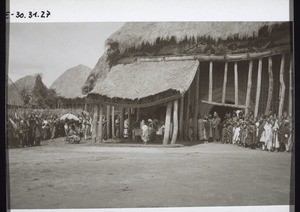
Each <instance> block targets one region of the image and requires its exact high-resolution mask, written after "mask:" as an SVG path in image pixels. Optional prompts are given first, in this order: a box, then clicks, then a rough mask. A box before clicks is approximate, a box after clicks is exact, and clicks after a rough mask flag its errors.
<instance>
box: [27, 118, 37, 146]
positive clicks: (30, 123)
mask: <svg viewBox="0 0 300 212" xmlns="http://www.w3.org/2000/svg"><path fill="white" fill-rule="evenodd" d="M27 125H28V146H34V135H35V133H34V131H35V121H34V120H33V117H32V116H31V115H29V116H28V120H27Z"/></svg>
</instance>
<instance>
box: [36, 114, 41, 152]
mask: <svg viewBox="0 0 300 212" xmlns="http://www.w3.org/2000/svg"><path fill="white" fill-rule="evenodd" d="M41 140H42V123H41V121H40V120H39V119H38V118H36V127H35V146H41Z"/></svg>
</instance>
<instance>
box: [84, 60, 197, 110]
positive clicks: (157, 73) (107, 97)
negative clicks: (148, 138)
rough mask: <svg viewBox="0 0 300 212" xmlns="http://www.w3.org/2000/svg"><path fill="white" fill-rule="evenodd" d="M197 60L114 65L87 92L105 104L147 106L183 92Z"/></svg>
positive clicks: (190, 79)
mask: <svg viewBox="0 0 300 212" xmlns="http://www.w3.org/2000/svg"><path fill="white" fill-rule="evenodd" d="M198 65H199V62H198V61H197V60H190V61H160V62H136V63H131V64H127V65H123V64H120V65H116V66H114V67H113V68H112V69H111V71H110V72H109V73H108V75H107V77H106V78H105V79H104V80H103V81H102V82H101V83H98V84H97V85H96V86H95V87H94V89H93V90H92V91H91V92H90V93H89V94H88V96H89V97H90V98H91V99H94V100H99V101H100V102H101V103H104V104H112V105H127V106H131V107H147V106H151V105H156V104H160V103H164V102H167V101H170V100H171V99H176V98H179V97H181V96H183V95H184V93H185V92H186V91H187V90H188V88H189V87H190V85H191V83H192V81H193V79H194V77H195V74H196V71H197V68H198Z"/></svg>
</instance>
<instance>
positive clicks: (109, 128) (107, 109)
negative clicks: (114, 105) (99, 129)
mask: <svg viewBox="0 0 300 212" xmlns="http://www.w3.org/2000/svg"><path fill="white" fill-rule="evenodd" d="M110 120H111V119H110V105H107V107H106V121H107V127H106V131H107V139H109V138H110V130H111V125H110Z"/></svg>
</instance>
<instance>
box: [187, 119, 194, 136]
mask: <svg viewBox="0 0 300 212" xmlns="http://www.w3.org/2000/svg"><path fill="white" fill-rule="evenodd" d="M193 128H194V120H193V115H192V114H190V117H189V135H188V138H189V140H190V141H193V133H194V132H193Z"/></svg>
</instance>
